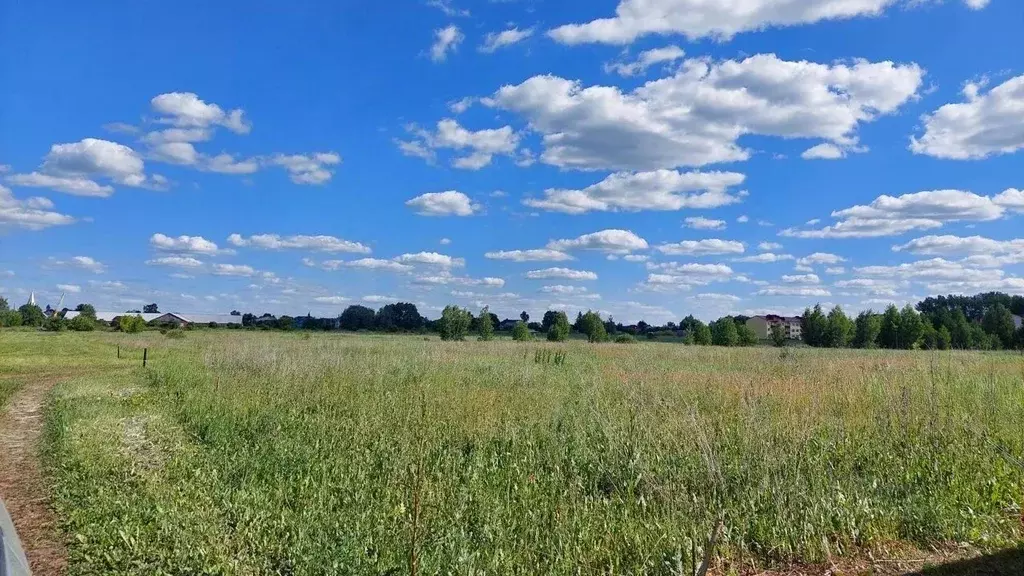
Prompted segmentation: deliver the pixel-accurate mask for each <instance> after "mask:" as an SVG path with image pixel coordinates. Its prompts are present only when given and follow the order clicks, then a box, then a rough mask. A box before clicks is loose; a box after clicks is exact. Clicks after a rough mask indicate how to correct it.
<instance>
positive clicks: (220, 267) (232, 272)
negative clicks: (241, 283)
mask: <svg viewBox="0 0 1024 576" xmlns="http://www.w3.org/2000/svg"><path fill="white" fill-rule="evenodd" d="M213 273H214V274H216V275H217V276H246V277H248V276H252V275H254V274H256V270H254V269H253V268H252V266H246V265H244V264H214V265H213Z"/></svg>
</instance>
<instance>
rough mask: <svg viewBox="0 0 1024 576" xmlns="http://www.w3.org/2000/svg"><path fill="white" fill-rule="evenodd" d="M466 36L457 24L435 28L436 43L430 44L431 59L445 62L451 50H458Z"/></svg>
mask: <svg viewBox="0 0 1024 576" xmlns="http://www.w3.org/2000/svg"><path fill="white" fill-rule="evenodd" d="M464 39H465V36H464V35H463V34H462V32H461V31H460V30H459V27H458V26H456V25H455V24H449V25H448V26H445V27H444V28H438V29H437V30H434V44H433V45H431V46H430V59H431V60H433V61H434V62H444V61H445V60H446V59H447V58H448V54H449V53H450V52H456V51H457V50H458V49H459V44H461V43H462V41H463V40H464Z"/></svg>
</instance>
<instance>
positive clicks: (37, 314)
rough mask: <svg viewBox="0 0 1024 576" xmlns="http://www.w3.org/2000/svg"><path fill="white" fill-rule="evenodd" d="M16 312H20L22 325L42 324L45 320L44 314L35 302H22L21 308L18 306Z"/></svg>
mask: <svg viewBox="0 0 1024 576" xmlns="http://www.w3.org/2000/svg"><path fill="white" fill-rule="evenodd" d="M18 313H19V314H21V324H22V325H23V326H42V325H43V322H44V321H45V320H46V315H45V314H43V310H42V308H40V307H39V306H36V305H35V304H24V305H22V307H21V308H18Z"/></svg>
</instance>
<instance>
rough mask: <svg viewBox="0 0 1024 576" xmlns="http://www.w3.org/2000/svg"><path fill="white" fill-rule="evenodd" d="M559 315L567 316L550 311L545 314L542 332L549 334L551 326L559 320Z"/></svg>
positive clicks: (541, 326)
mask: <svg viewBox="0 0 1024 576" xmlns="http://www.w3.org/2000/svg"><path fill="white" fill-rule="evenodd" d="M559 314H561V315H563V316H565V312H555V311H554V310H548V311H547V312H545V313H544V318H543V319H542V320H541V323H540V331H541V332H545V333H546V332H548V330H550V329H551V326H552V325H553V324H554V323H555V320H557V319H558V315H559ZM567 321H568V320H567Z"/></svg>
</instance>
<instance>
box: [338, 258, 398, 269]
mask: <svg viewBox="0 0 1024 576" xmlns="http://www.w3.org/2000/svg"><path fill="white" fill-rule="evenodd" d="M323 267H324V268H325V269H327V270H337V269H339V268H341V267H346V268H362V269H365V270H384V271H386V272H411V271H412V270H413V267H412V266H410V265H408V264H402V263H401V262H395V261H394V260H384V259H381V258H360V259H359V260H350V261H344V260H326V261H324V263H323Z"/></svg>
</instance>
